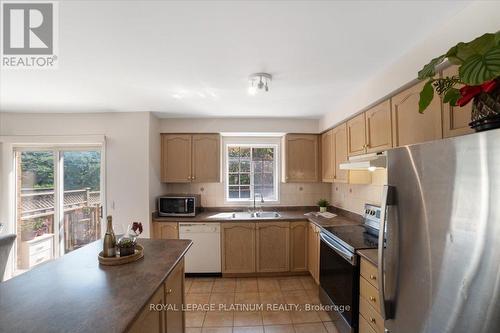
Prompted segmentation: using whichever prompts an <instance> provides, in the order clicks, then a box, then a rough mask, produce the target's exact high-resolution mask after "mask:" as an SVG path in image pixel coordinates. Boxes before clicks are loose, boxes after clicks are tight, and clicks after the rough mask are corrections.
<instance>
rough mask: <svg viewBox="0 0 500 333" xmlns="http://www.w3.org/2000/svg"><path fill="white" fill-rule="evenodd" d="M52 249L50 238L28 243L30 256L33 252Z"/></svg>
mask: <svg viewBox="0 0 500 333" xmlns="http://www.w3.org/2000/svg"><path fill="white" fill-rule="evenodd" d="M51 249H52V239H46V240H43V241H41V242H37V243H33V244H30V246H29V252H30V253H29V255H30V256H32V255H34V254H37V253H40V252H44V251H47V250H51Z"/></svg>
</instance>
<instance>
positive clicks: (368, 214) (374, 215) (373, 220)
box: [363, 204, 381, 230]
mask: <svg viewBox="0 0 500 333" xmlns="http://www.w3.org/2000/svg"><path fill="white" fill-rule="evenodd" d="M380 216H381V209H380V207H379V206H375V205H371V204H365V214H364V216H363V220H364V221H363V222H364V223H365V224H367V225H368V226H370V227H372V228H375V229H377V230H378V229H380Z"/></svg>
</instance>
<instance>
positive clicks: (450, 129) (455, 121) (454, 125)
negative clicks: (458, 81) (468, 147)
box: [443, 66, 474, 138]
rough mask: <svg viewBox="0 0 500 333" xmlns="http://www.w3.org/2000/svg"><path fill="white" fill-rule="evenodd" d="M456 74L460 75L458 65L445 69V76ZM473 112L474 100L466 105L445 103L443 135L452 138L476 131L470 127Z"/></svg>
mask: <svg viewBox="0 0 500 333" xmlns="http://www.w3.org/2000/svg"><path fill="white" fill-rule="evenodd" d="M454 75H458V67H457V66H451V67H448V68H446V69H444V70H443V77H444V76H454ZM471 113H472V102H470V103H469V104H467V105H466V106H464V107H459V106H450V104H448V103H443V137H445V138H450V137H453V136H458V135H464V134H470V133H474V130H473V129H472V128H470V127H469V123H470V122H471Z"/></svg>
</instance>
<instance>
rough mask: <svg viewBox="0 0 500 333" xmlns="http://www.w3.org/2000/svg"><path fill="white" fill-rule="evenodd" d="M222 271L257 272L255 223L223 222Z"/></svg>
mask: <svg viewBox="0 0 500 333" xmlns="http://www.w3.org/2000/svg"><path fill="white" fill-rule="evenodd" d="M221 229H222V273H254V272H255V223H244V222H237V223H221Z"/></svg>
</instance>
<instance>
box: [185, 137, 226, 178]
mask: <svg viewBox="0 0 500 333" xmlns="http://www.w3.org/2000/svg"><path fill="white" fill-rule="evenodd" d="M192 142H193V158H192V163H193V165H192V169H193V174H192V181H194V182H204V183H209V182H215V183H216V182H219V181H220V135H219V134H195V135H193V137H192Z"/></svg>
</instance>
